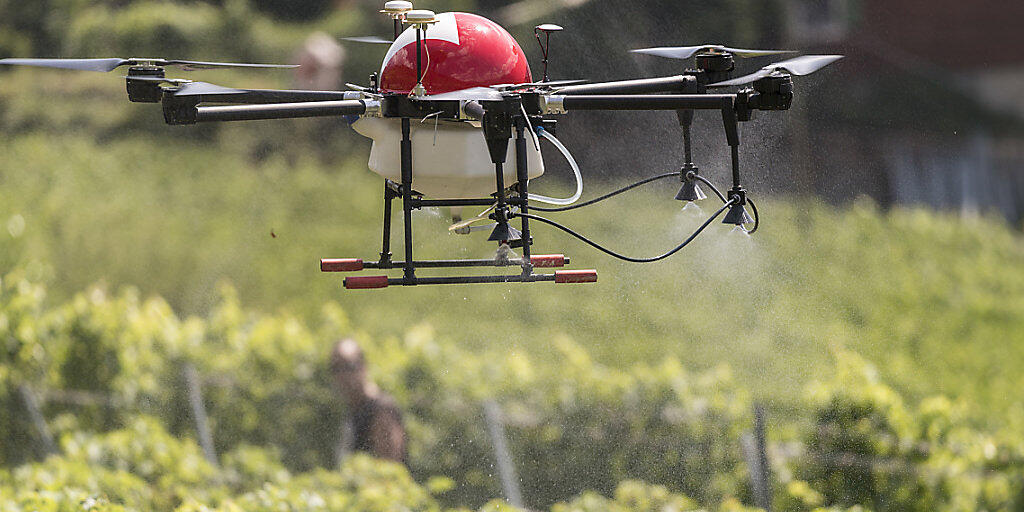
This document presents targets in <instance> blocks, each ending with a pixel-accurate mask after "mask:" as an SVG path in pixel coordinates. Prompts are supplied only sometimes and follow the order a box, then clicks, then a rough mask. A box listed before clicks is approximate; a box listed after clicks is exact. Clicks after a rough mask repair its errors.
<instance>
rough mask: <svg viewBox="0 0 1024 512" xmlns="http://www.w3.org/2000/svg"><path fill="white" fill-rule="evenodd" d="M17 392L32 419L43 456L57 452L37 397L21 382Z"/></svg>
mask: <svg viewBox="0 0 1024 512" xmlns="http://www.w3.org/2000/svg"><path fill="white" fill-rule="evenodd" d="M18 392H19V393H20V394H21V400H22V402H24V403H25V410H26V411H27V412H28V417H29V420H31V421H32V425H33V426H34V427H35V429H36V434H37V436H38V438H39V443H40V445H41V447H42V451H43V457H44V458H45V457H47V456H49V455H51V454H54V453H57V444H56V443H55V442H54V441H53V434H52V433H50V427H49V426H48V425H47V424H46V418H45V417H43V411H42V408H41V407H40V406H39V399H38V398H36V395H35V393H33V392H32V388H30V387H28V385H27V384H22V385H20V386H18Z"/></svg>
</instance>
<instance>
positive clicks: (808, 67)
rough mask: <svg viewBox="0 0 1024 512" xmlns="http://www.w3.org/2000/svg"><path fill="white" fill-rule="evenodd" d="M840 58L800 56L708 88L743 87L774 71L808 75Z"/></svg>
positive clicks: (832, 56)
mask: <svg viewBox="0 0 1024 512" xmlns="http://www.w3.org/2000/svg"><path fill="white" fill-rule="evenodd" d="M841 58H843V56H842V55H801V56H800V57H795V58H792V59H788V60H784V61H781V62H776V63H774V64H769V65H767V66H765V67H763V68H761V69H759V70H757V71H755V72H754V73H751V74H749V75H746V76H741V77H739V78H733V79H732V80H726V81H724V82H718V83H714V84H709V85H708V87H731V86H734V85H745V84H749V83H752V82H756V81H757V80H760V79H762V78H764V77H766V76H768V75H770V74H772V73H774V72H776V71H785V72H786V73H789V74H791V75H797V76H803V75H809V74H811V73H814V72H815V71H817V70H819V69H821V68H823V67H825V66H828V65H829V64H831V63H833V62H835V61H837V60H839V59H841Z"/></svg>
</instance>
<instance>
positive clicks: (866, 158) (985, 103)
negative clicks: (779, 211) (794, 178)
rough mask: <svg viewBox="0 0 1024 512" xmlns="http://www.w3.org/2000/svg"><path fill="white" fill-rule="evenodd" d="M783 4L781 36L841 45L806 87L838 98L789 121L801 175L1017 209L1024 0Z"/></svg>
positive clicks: (1023, 111) (1021, 168) (896, 196)
mask: <svg viewBox="0 0 1024 512" xmlns="http://www.w3.org/2000/svg"><path fill="white" fill-rule="evenodd" d="M784 12H785V15H786V21H787V23H786V26H787V31H786V36H785V39H786V41H785V42H787V43H788V44H790V45H791V46H793V47H797V48H800V49H803V50H807V51H814V52H817V51H832V52H837V53H843V54H845V55H847V59H846V60H845V61H844V63H843V64H844V65H843V66H841V67H839V68H838V69H839V75H838V76H833V77H831V78H829V79H827V82H828V83H827V84H826V86H825V87H824V88H823V89H822V90H819V91H816V94H815V96H816V99H817V100H819V101H822V102H823V103H826V101H825V100H828V99H831V100H834V99H835V97H836V96H837V95H838V96H842V97H843V99H844V101H845V102H847V104H846V105H839V106H834V107H832V108H813V107H811V108H810V109H809V110H810V111H811V112H813V114H806V115H804V116H800V115H797V116H796V122H797V123H800V122H804V123H806V125H805V126H802V127H793V128H792V129H791V130H790V133H791V135H792V141H791V142H792V144H794V154H795V155H797V156H798V160H800V161H798V162H794V165H796V166H797V167H800V168H803V169H805V172H802V173H799V174H800V175H801V176H803V177H804V178H805V179H807V178H809V179H810V180H811V182H810V183H806V184H805V185H808V186H810V187H811V188H812V189H813V190H815V191H817V192H818V193H821V194H823V195H825V196H827V197H830V198H832V199H837V200H838V199H843V198H847V197H849V195H850V193H851V192H861V193H866V194H868V195H871V196H872V197H875V198H876V199H877V200H879V201H880V202H882V203H883V204H925V205H928V206H932V207H935V208H939V209H960V210H962V211H965V212H979V211H981V212H992V211H997V212H999V213H1001V214H1002V215H1004V216H1005V217H1006V218H1007V219H1009V220H1010V221H1011V222H1014V223H1019V222H1020V221H1021V220H1022V219H1024V94H1021V93H1022V92H1024V30H1021V29H1020V20H1021V19H1024V2H1019V1H1012V0H979V1H975V2H956V1H952V0H858V1H852V0H786V3H785V9H784ZM817 93H821V94H817ZM811 134H813V135H811ZM801 139H802V140H801ZM801 148H804V150H803V151H801ZM806 148H827V149H828V151H818V152H814V151H807V150H806ZM801 154H802V156H803V158H802V159H800V158H799V156H801ZM837 156H839V157H840V158H836V157H837ZM844 185H848V186H844Z"/></svg>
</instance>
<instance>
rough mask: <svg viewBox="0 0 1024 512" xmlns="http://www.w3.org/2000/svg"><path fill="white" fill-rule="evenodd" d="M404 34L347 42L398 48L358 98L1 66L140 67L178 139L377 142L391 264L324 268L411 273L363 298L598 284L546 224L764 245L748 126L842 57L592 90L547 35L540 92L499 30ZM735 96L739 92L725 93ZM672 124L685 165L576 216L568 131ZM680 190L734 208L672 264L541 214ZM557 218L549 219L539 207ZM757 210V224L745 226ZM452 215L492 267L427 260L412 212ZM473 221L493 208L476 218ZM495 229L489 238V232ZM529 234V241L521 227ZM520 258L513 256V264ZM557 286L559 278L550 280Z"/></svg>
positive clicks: (360, 278) (462, 21)
mask: <svg viewBox="0 0 1024 512" xmlns="http://www.w3.org/2000/svg"><path fill="white" fill-rule="evenodd" d="M381 13H383V14H384V15H386V16H388V17H390V18H391V20H392V21H393V23H394V39H393V40H388V39H384V38H380V37H352V38H346V39H347V40H349V41H352V42H358V43H380V44H387V45H389V46H388V50H387V53H386V55H385V57H384V59H383V63H382V66H381V68H380V71H379V72H375V73H373V74H372V75H371V76H370V78H369V84H368V85H365V86H363V85H356V84H346V86H347V87H348V89H349V90H345V91H305V90H272V89H235V88H230V87H222V86H219V85H214V84H210V83H207V82H200V81H192V80H183V79H176V78H168V77H167V76H166V69H167V68H169V67H177V68H179V69H182V70H186V71H191V70H200V69H211V68H222V67H241V68H292V67H296V66H292V65H278V64H240V63H224V62H205V61H189V60H167V59H157V58H128V59H122V58H110V59H14V58H8V59H0V64H7V65H28V66H42V67H51V68H63V69H72V70H85V71H101V72H110V71H114V70H115V69H118V68H121V67H127V74H126V76H125V77H124V78H125V81H126V88H127V93H128V99H129V100H130V101H132V102H139V103H159V104H161V106H162V109H163V115H164V120H165V121H166V122H167V123H168V124H170V125H192V124H196V123H207V122H234V121H255V120H269V119H290V118H308V117H336V118H337V117H341V118H345V119H346V120H348V121H349V122H350V123H351V125H352V127H353V128H354V129H355V131H356V132H358V133H360V134H362V135H364V136H366V137H369V138H370V139H372V140H373V143H372V146H371V150H370V155H369V163H368V167H369V169H370V170H372V171H373V172H375V173H377V174H379V175H380V176H381V177H382V178H384V187H383V199H384V201H383V202H384V215H383V223H382V242H381V252H380V255H379V258H373V259H367V260H363V259H356V258H344V259H337V258H330V259H322V260H320V270H321V271H323V272H360V271H363V270H368V269H376V270H394V271H399V270H400V271H401V272H402V274H401V276H398V277H390V276H388V275H354V276H349V277H347V278H345V279H344V287H345V288H346V289H350V290H365V289H380V288H387V287H389V286H422V285H445V284H480V283H535V282H554V283H593V282H596V281H597V271H596V270H554V271H546V270H541V269H552V268H564V267H566V266H567V265H569V263H570V260H569V258H567V257H565V256H564V255H562V254H547V255H540V254H533V251H532V250H531V249H532V246H533V245H534V240H533V237H532V233H531V223H543V224H546V225H549V226H551V227H554V228H557V229H559V230H561V231H563V232H565V233H566V234H568V235H570V236H573V237H575V238H578V239H579V240H581V241H583V242H585V243H586V244H588V245H590V246H592V247H594V248H595V249H597V250H599V251H601V252H603V253H605V254H608V255H609V256H612V257H615V258H618V259H622V260H625V261H629V262H634V263H648V262H654V261H660V260H664V259H666V258H669V257H671V256H672V255H674V254H676V253H677V252H679V251H680V250H682V249H683V248H684V247H686V246H687V245H688V244H689V243H690V242H692V241H693V240H694V239H695V238H696V237H697V236H698V235H700V233H701V232H702V231H704V229H705V228H707V227H708V225H710V224H711V223H712V222H714V221H715V220H716V219H717V218H718V217H720V216H722V215H723V214H724V217H723V218H722V222H723V223H725V224H732V225H735V226H737V227H738V228H740V229H745V228H744V226H747V225H751V224H752V225H753V227H752V228H751V229H749V230H746V231H747V232H749V233H753V232H754V231H756V230H757V227H758V224H759V220H758V213H757V207H756V204H755V203H754V201H753V200H752V199H751V198H750V197H748V195H747V191H746V190H745V189H744V188H743V186H742V184H741V174H740V163H739V145H740V129H739V126H740V123H742V122H745V121H750V120H751V119H752V118H753V117H754V114H755V113H756V112H757V111H778V110H788V109H789V108H790V106H791V105H792V101H793V96H794V92H793V91H794V89H793V77H794V76H802V75H807V74H810V73H813V72H815V71H817V70H819V69H821V68H823V67H825V66H827V65H829V64H831V63H833V62H835V61H837V60H839V59H841V58H842V56H841V55H804V56H797V57H793V58H789V59H787V60H783V61H780V62H776V63H774V64H769V65H767V66H764V67H763V68H761V69H759V70H757V71H755V72H754V73H751V74H748V75H744V76H740V77H733V76H732V75H733V71H734V69H735V58H737V57H738V58H748V57H764V56H773V55H782V54H789V53H794V52H791V51H786V50H751V49H742V48H732V47H728V46H722V45H715V44H705V45H697V46H681V47H658V48H644V49H637V50H632V51H633V52H635V53H638V54H644V55H651V56H656V57H663V58H670V59H678V60H684V61H689V60H690V59H691V58H692V59H693V60H692V62H693V67H692V68H687V69H685V70H683V71H682V72H681V73H680V74H678V75H674V76H668V77H656V78H641V79H630V80H620V81H611V82H600V83H588V82H586V81H582V80H558V81H552V80H550V79H549V76H548V63H549V49H550V43H551V36H552V34H555V33H557V32H560V31H562V30H563V29H562V27H560V26H558V25H553V24H543V25H539V26H537V27H536V28H535V29H534V35H535V37H536V39H537V42H538V44H540V47H541V50H542V56H543V60H542V62H541V65H542V67H543V72H542V79H541V80H540V81H534V79H533V76H532V74H531V70H530V66H529V63H528V62H527V58H526V54H525V53H524V52H523V50H522V48H521V47H520V46H519V44H518V43H517V42H516V40H515V39H514V38H513V37H512V36H511V35H510V34H509V33H508V32H507V31H506V30H505V29H504V28H502V27H501V26H500V25H498V24H497V23H495V22H493V21H491V20H489V19H487V18H484V17H482V16H478V15H476V14H470V13H464V12H449V13H441V14H436V13H434V12H432V11H429V10H423V9H413V5H412V3H411V2H407V1H397V0H396V1H389V2H387V3H386V4H385V5H384V8H383V10H382V11H381ZM728 90H733V91H732V92H726V91H728ZM619 110H628V111H675V112H676V113H677V117H678V120H679V123H680V126H681V128H682V139H683V148H684V159H685V162H684V163H683V164H682V166H681V168H680V169H679V170H678V171H674V172H668V173H663V174H659V175H656V176H653V177H650V178H647V179H644V180H641V181H638V182H636V183H632V184H630V185H627V186H625V187H623V188H620V189H618V190H615V191H613V192H610V193H607V194H604V195H602V196H600V197H597V198H594V199H591V200H588V201H584V202H579V200H580V198H581V196H582V191H583V178H582V174H581V171H580V169H579V165H578V164H577V163H576V162H575V160H574V159H573V157H572V155H571V153H570V152H569V151H568V149H567V148H566V147H565V146H564V145H563V144H562V143H561V142H559V140H558V139H557V138H556V137H555V135H554V133H555V132H556V128H557V124H558V119H557V118H558V117H559V116H564V115H567V114H570V113H572V112H576V111H619ZM698 110H711V111H718V112H719V113H720V114H721V120H722V126H723V128H724V131H725V136H726V137H725V138H726V141H727V143H728V146H729V148H730V150H731V169H732V187H731V188H730V189H728V190H727V191H726V192H724V193H723V192H721V191H719V189H718V188H716V187H715V185H713V184H712V183H711V182H710V181H709V180H708V179H706V178H705V177H703V176H702V175H701V174H700V171H699V169H698V167H697V165H695V164H694V162H693V151H692V143H691V138H692V137H691V126H692V124H693V120H694V114H695V112H696V111H698ZM541 139H544V140H547V141H549V142H550V143H551V144H553V145H554V146H555V148H556V149H557V150H558V151H559V152H560V153H561V154H562V155H563V156H564V157H565V158H566V160H567V161H568V162H569V164H570V167H571V168H572V169H573V172H574V174H575V177H576V181H577V188H576V193H575V194H573V195H572V196H570V197H567V198H552V197H546V196H541V195H538V194H533V193H531V192H530V190H529V188H530V181H531V180H535V179H537V178H540V177H541V176H542V175H543V174H544V161H543V158H542V156H541V151H540V140H541ZM673 177H674V178H677V179H679V181H680V182H681V187H680V189H679V191H678V193H677V194H676V196H675V199H677V200H679V201H683V202H686V203H687V204H690V203H691V202H694V201H700V200H703V199H706V198H707V194H705V193H704V191H703V189H702V188H701V185H705V186H707V187H709V188H710V190H712V191H713V192H714V193H715V195H716V196H718V198H719V199H720V200H721V202H722V206H721V207H720V208H719V209H718V210H717V211H715V212H714V213H713V214H711V215H710V216H709V217H708V218H707V219H706V220H705V221H704V222H703V224H701V225H700V227H699V228H697V230H696V231H695V232H694V233H693V234H692V235H690V236H689V237H688V238H686V239H685V240H684V241H683V242H682V243H680V244H679V245H677V246H676V247H675V248H673V249H672V250H670V251H668V252H666V253H664V254H661V255H658V256H654V257H649V258H637V257H630V256H626V255H623V254H619V253H617V252H615V251H613V250H611V249H608V248H606V247H604V246H602V245H600V244H598V243H596V242H594V241H592V240H590V239H589V238H587V237H586V236H584V235H582V234H580V233H577V232H576V231H574V230H573V229H571V228H569V227H567V226H564V225H562V224H560V223H558V222H556V221H554V220H551V219H548V218H547V217H544V216H541V215H538V214H537V213H555V212H564V211H568V210H573V209H577V208H583V207H586V206H590V205H593V204H596V203H598V202H601V201H604V200H606V199H609V198H611V197H614V196H617V195H619V194H621V193H624V192H626V191H629V190H632V189H634V188H636V187H639V186H640V185H643V184H646V183H650V182H653V181H657V180H661V179H667V178H673ZM395 199H401V204H402V217H403V228H404V229H403V234H404V246H403V249H404V259H402V260H396V259H394V256H393V254H392V252H391V238H392V236H391V228H392V205H393V202H394V200H395ZM541 204H546V205H548V206H541ZM747 206H749V207H750V209H751V211H753V214H754V215H753V217H752V216H751V215H750V214H749V213H748V211H747V208H746V207H747ZM424 208H450V209H451V213H452V219H453V224H452V225H451V226H450V227H449V230H450V231H451V232H454V233H458V234H468V233H471V232H474V231H480V230H490V235H489V236H488V238H487V240H488V241H489V242H493V243H496V244H497V246H498V248H497V251H496V253H495V257H494V258H485V259H450V260H417V259H414V254H413V252H414V248H415V245H414V242H413V212H414V211H416V210H421V209H424ZM464 208H486V209H485V210H484V211H483V212H482V213H480V214H479V215H476V216H473V217H470V218H466V219H464V218H463V215H462V211H463V209H464ZM481 222H486V223H487V224H486V225H480V224H479V223H481ZM516 224H518V227H516ZM517 249H518V250H520V251H521V255H519V254H516V250H517ZM482 267H494V268H517V269H518V271H517V272H507V271H506V272H504V273H500V274H495V275H441V276H436V275H432V276H424V275H420V274H421V273H422V272H421V271H433V270H435V269H447V270H451V269H465V268H482ZM548 272H550V273H548Z"/></svg>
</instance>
